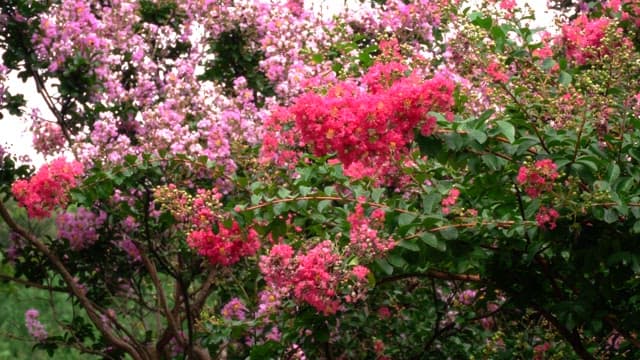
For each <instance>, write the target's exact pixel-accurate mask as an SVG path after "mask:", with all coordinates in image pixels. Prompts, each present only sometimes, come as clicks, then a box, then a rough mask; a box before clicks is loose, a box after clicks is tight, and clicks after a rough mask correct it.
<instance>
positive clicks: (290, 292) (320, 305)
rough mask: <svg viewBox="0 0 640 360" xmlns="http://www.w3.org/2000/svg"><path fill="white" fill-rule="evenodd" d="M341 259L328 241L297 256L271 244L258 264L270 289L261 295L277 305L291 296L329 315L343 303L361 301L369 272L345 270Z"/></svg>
mask: <svg viewBox="0 0 640 360" xmlns="http://www.w3.org/2000/svg"><path fill="white" fill-rule="evenodd" d="M342 260H343V257H342V256H340V255H339V254H338V253H336V252H335V250H334V247H333V244H332V242H331V241H329V240H325V241H323V242H321V243H319V244H317V245H315V246H313V247H312V248H310V249H309V250H308V251H306V252H304V251H298V252H297V253H296V252H295V251H294V250H293V248H292V247H291V246H289V245H287V244H278V245H274V246H273V247H272V248H271V250H270V251H269V253H268V254H266V255H265V256H262V257H261V259H260V264H259V265H260V271H261V273H262V274H263V276H264V279H265V281H266V283H267V289H271V290H269V291H268V292H267V293H265V294H270V296H269V297H267V299H272V301H270V302H269V303H271V304H277V305H276V306H279V304H280V301H281V299H282V298H283V297H287V296H292V297H293V298H295V299H296V300H298V301H299V302H304V303H307V304H309V305H311V306H313V307H314V308H315V309H316V310H317V311H318V312H320V313H322V314H324V315H331V314H335V313H336V312H338V311H339V310H340V309H341V308H342V303H343V301H344V302H355V301H358V300H360V299H363V298H364V294H365V292H366V288H367V284H368V280H367V275H368V274H369V269H368V268H366V267H364V266H361V265H356V266H355V267H353V268H351V267H347V268H345V267H344V264H343V263H342ZM345 285H346V287H345ZM343 287H344V288H343ZM265 308H271V307H267V306H266V305H265ZM264 312H265V313H266V312H267V311H266V310H265V311H264Z"/></svg>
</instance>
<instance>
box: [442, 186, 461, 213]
mask: <svg viewBox="0 0 640 360" xmlns="http://www.w3.org/2000/svg"><path fill="white" fill-rule="evenodd" d="M459 196H460V190H458V189H456V188H452V189H451V190H449V194H448V195H447V197H445V198H444V199H442V201H441V202H440V204H441V205H442V213H443V214H445V215H448V214H449V213H450V212H451V206H453V205H455V204H456V202H457V201H458V197H459Z"/></svg>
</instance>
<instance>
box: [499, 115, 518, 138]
mask: <svg viewBox="0 0 640 360" xmlns="http://www.w3.org/2000/svg"><path fill="white" fill-rule="evenodd" d="M496 123H497V124H498V129H500V133H501V134H502V135H504V136H505V137H506V138H507V140H509V143H510V144H512V143H513V142H514V141H515V140H516V128H515V127H514V126H513V124H511V123H510V122H508V121H503V120H499V121H496Z"/></svg>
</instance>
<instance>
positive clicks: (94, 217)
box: [56, 207, 107, 250]
mask: <svg viewBox="0 0 640 360" xmlns="http://www.w3.org/2000/svg"><path fill="white" fill-rule="evenodd" d="M106 220H107V214H106V213H105V212H104V211H100V212H99V213H98V214H96V213H94V212H93V211H91V210H89V209H86V208H83V207H80V208H78V210H77V211H76V212H75V213H74V212H65V213H62V214H60V215H58V218H57V219H56V225H57V226H58V236H59V237H60V238H63V239H67V240H69V246H70V247H71V249H72V250H82V249H86V248H87V247H89V246H91V245H93V244H94V243H95V242H96V241H97V240H98V228H100V227H101V226H102V224H104V222H105V221H106Z"/></svg>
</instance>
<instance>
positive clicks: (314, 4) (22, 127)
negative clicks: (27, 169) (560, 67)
mask: <svg viewBox="0 0 640 360" xmlns="http://www.w3.org/2000/svg"><path fill="white" fill-rule="evenodd" d="M477 2H478V1H477V0H469V3H471V4H473V3H477ZM306 3H307V6H309V7H310V8H312V9H313V10H314V11H318V12H321V13H322V14H323V15H331V14H333V13H336V12H337V11H339V10H340V9H342V8H344V6H345V5H346V6H348V7H350V8H353V7H356V6H359V4H360V2H359V1H357V0H346V1H336V0H312V1H308V0H307V1H306ZM518 4H519V5H524V4H529V6H531V7H532V8H533V9H534V10H535V11H536V24H535V25H537V26H549V25H550V24H551V23H552V21H553V16H552V14H550V13H549V12H547V11H546V1H545V0H518ZM7 85H8V88H9V89H10V90H11V91H12V92H14V93H16V92H20V93H22V94H24V95H25V97H26V100H27V105H28V107H29V108H34V107H35V108H39V109H40V111H41V113H42V116H44V117H46V118H51V119H53V115H51V113H50V111H49V109H47V107H46V105H45V103H44V101H43V100H42V98H41V97H40V95H38V93H37V91H36V87H35V84H34V83H33V82H32V81H30V82H27V83H23V82H22V81H21V80H19V79H17V78H16V76H15V74H9V81H8V84H7ZM4 115H5V117H4V119H2V120H0V145H2V146H3V147H5V148H6V149H8V150H10V151H11V152H12V153H13V154H16V155H18V156H23V155H27V156H28V157H29V158H31V160H32V162H33V163H34V164H35V165H39V164H42V163H43V162H44V161H45V159H44V158H43V157H42V156H40V155H38V154H36V153H35V152H34V151H33V149H32V145H31V143H32V135H31V133H30V132H29V127H30V121H29V114H28V113H27V114H25V116H23V117H21V118H18V117H15V116H9V115H8V114H4Z"/></svg>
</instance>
